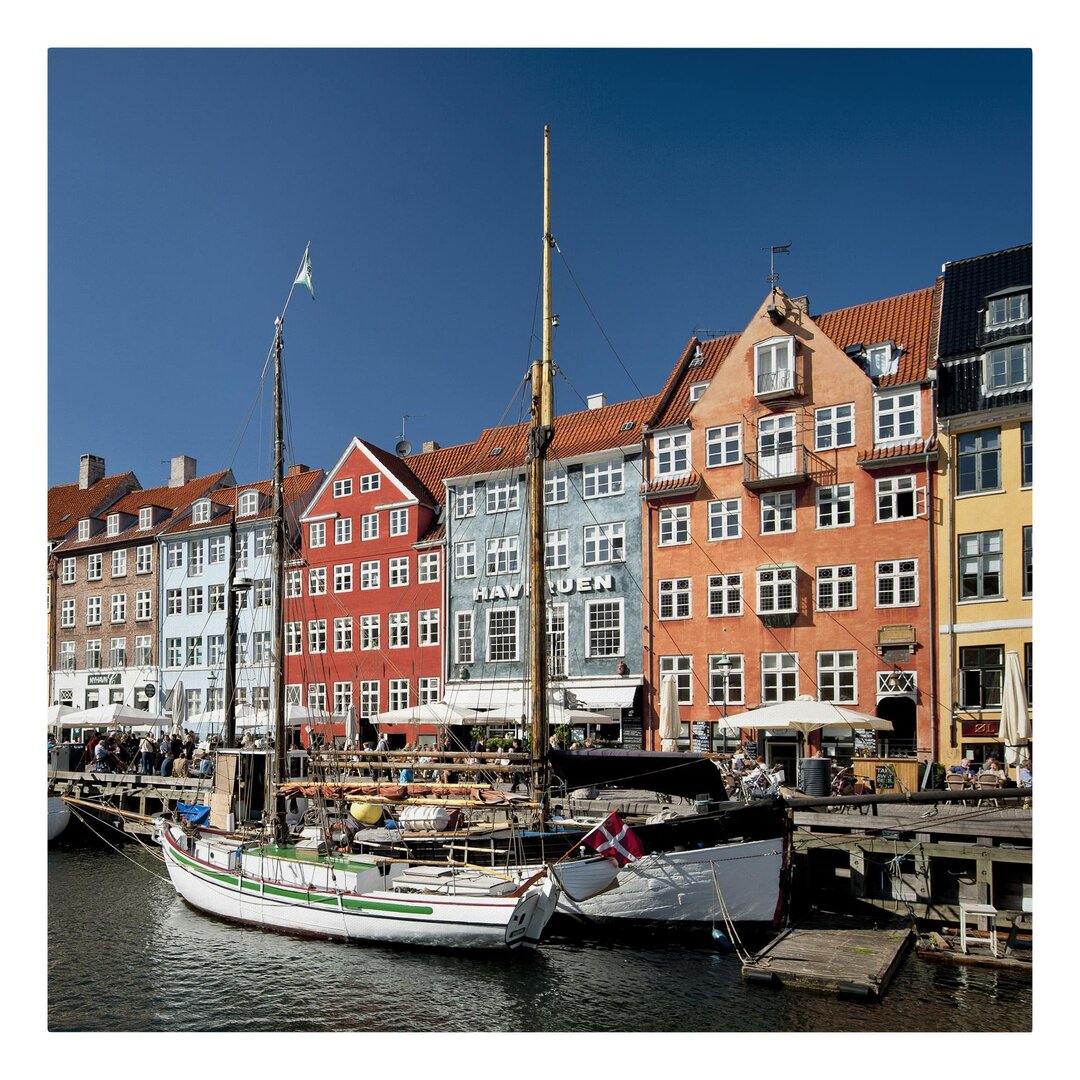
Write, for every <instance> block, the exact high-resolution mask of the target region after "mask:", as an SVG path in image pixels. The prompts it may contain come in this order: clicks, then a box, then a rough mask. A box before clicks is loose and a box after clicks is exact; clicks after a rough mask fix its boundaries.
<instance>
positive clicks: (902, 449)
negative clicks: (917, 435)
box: [856, 436, 937, 465]
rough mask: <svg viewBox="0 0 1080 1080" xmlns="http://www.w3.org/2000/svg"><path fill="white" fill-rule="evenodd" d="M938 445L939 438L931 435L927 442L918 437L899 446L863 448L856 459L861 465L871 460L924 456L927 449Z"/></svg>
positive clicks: (881, 460) (894, 459) (892, 459)
mask: <svg viewBox="0 0 1080 1080" xmlns="http://www.w3.org/2000/svg"><path fill="white" fill-rule="evenodd" d="M936 446H937V439H936V437H934V436H931V438H930V439H929V441H928V442H926V443H923V442H922V440H921V439H916V440H915V441H914V442H908V443H902V444H900V445H899V446H883V447H881V448H880V449H878V450H863V451H860V453H859V456H858V458H857V459H856V460H857V462H858V464H859V465H865V464H867V463H869V462H882V463H888V462H890V461H896V460H898V459H904V458H910V457H922V456H923V455H924V454H926V453H927V451H932V450H933V449H934V448H935V447H936Z"/></svg>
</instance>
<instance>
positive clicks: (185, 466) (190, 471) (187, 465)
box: [169, 454, 195, 488]
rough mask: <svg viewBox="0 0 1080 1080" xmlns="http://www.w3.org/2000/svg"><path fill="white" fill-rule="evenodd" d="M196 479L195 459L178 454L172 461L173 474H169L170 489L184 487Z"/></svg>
mask: <svg viewBox="0 0 1080 1080" xmlns="http://www.w3.org/2000/svg"><path fill="white" fill-rule="evenodd" d="M194 479H195V459H194V458H193V457H188V456H187V454H178V455H177V456H176V457H174V458H173V459H172V472H171V473H170V474H169V487H173V488H174V487H183V486H184V485H185V484H186V483H188V482H190V481H191V480H194Z"/></svg>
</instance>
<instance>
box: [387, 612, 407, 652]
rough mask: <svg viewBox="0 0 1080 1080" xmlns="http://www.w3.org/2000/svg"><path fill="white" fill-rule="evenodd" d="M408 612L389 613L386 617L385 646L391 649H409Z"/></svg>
mask: <svg viewBox="0 0 1080 1080" xmlns="http://www.w3.org/2000/svg"><path fill="white" fill-rule="evenodd" d="M410 621H411V620H410V619H409V612H407V611H391V612H390V614H389V615H388V616H387V617H386V633H387V644H388V645H389V647H390V648H391V649H407V648H408V647H409V623H410Z"/></svg>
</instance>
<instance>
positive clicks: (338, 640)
mask: <svg viewBox="0 0 1080 1080" xmlns="http://www.w3.org/2000/svg"><path fill="white" fill-rule="evenodd" d="M352 651H353V619H352V616H351V615H339V616H338V617H337V618H335V619H334V652H352Z"/></svg>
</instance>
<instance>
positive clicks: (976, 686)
mask: <svg viewBox="0 0 1080 1080" xmlns="http://www.w3.org/2000/svg"><path fill="white" fill-rule="evenodd" d="M1004 676H1005V648H1004V646H1002V645H967V646H962V647H961V649H960V707H961V708H962V709H1000V708H1001V684H1002V682H1003V680H1004Z"/></svg>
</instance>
